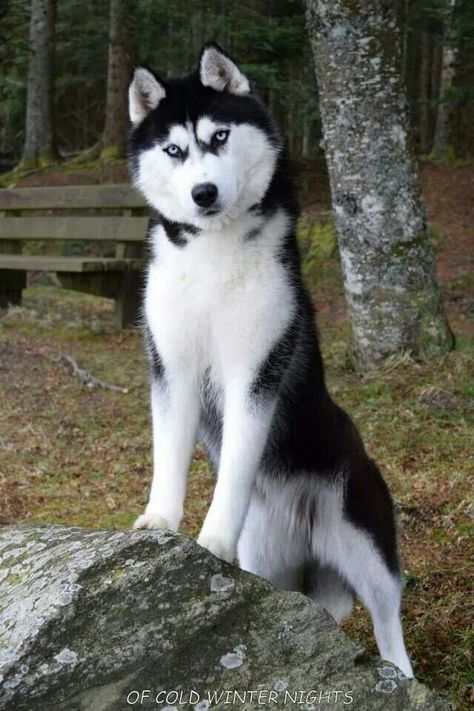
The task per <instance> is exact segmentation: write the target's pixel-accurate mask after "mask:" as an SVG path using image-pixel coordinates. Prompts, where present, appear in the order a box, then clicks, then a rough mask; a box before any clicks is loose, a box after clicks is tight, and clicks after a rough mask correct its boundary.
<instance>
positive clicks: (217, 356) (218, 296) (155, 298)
mask: <svg viewBox="0 0 474 711" xmlns="http://www.w3.org/2000/svg"><path fill="white" fill-rule="evenodd" d="M284 222H285V221H284V220H283V218H282V216H278V215H277V216H274V217H273V218H272V219H271V220H269V221H267V222H266V224H264V225H262V226H261V228H260V230H259V232H258V234H254V233H253V232H252V230H248V229H245V230H242V229H241V230H238V231H237V230H236V231H231V230H228V231H224V230H223V231H222V232H219V233H217V232H209V233H200V234H199V235H196V236H193V237H192V239H190V241H189V243H188V244H187V245H186V246H185V247H176V246H175V245H172V244H170V243H169V242H168V241H167V239H166V236H165V235H164V234H160V233H157V234H156V235H155V240H156V247H157V249H156V259H155V260H154V261H153V262H152V263H151V264H150V267H149V273H148V283H147V291H146V299H145V312H146V317H147V321H148V325H149V327H150V329H151V332H152V334H153V337H154V340H155V342H156V345H157V347H158V349H159V350H160V355H161V357H162V358H164V360H165V362H169V363H173V362H174V363H176V362H179V361H181V362H185V363H186V364H187V366H188V367H192V368H198V369H199V370H200V371H201V372H202V371H203V369H205V368H207V367H208V366H209V365H211V366H212V367H219V366H222V365H223V364H224V363H225V364H226V366H227V367H232V364H234V365H235V367H236V369H239V367H242V368H243V367H244V366H247V367H249V366H250V367H251V362H252V361H254V360H255V362H257V361H258V360H259V359H261V357H262V353H263V352H265V350H268V349H269V348H270V347H271V345H272V343H273V342H274V341H275V339H277V338H278V336H279V334H280V333H281V332H282V331H283V330H284V329H285V327H286V326H287V324H288V322H289V320H290V319H291V316H292V312H293V310H294V299H293V294H292V290H291V286H290V282H289V279H288V275H287V273H286V271H285V269H284V266H283V265H282V263H281V259H280V257H279V254H280V251H281V242H282V240H283V238H284V228H285V224H284ZM158 229H161V228H158Z"/></svg>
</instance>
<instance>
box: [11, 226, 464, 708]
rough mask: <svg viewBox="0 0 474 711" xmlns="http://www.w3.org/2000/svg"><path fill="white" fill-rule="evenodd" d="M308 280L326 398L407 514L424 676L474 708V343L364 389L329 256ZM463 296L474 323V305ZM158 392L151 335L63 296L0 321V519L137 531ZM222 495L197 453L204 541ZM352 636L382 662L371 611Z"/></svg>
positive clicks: (407, 566)
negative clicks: (78, 371) (472, 586)
mask: <svg viewBox="0 0 474 711" xmlns="http://www.w3.org/2000/svg"><path fill="white" fill-rule="evenodd" d="M325 234H326V233H325ZM326 238H327V239H328V240H330V235H329V233H327V234H326ZM313 256H314V255H313ZM307 275H308V278H309V279H311V283H312V284H313V291H314V296H315V301H316V303H317V305H318V309H319V311H320V317H319V322H320V328H321V333H322V345H323V350H324V355H325V359H326V362H327V366H328V367H327V374H328V381H329V385H330V389H331V391H332V393H333V394H334V396H335V398H336V399H337V400H338V401H339V402H340V403H341V404H342V405H343V406H344V407H345V408H346V409H347V410H348V411H349V412H350V414H351V415H352V417H353V418H354V420H355V422H356V423H357V425H358V426H359V428H360V430H361V432H362V434H363V436H364V438H365V441H366V443H367V446H368V449H369V451H370V453H371V454H372V456H374V457H375V458H376V459H377V460H378V462H379V463H380V465H381V467H382V469H383V471H384V472H385V475H386V478H387V480H388V481H389V483H390V486H391V488H392V491H393V493H394V497H395V499H396V501H397V505H398V510H399V518H400V523H401V549H402V556H403V566H404V572H405V582H406V593H405V601H404V613H403V614H404V625H405V629H406V637H407V646H408V648H409V650H410V653H411V655H412V657H413V659H414V661H415V664H416V666H415V670H416V675H417V676H418V677H419V678H420V679H421V680H425V681H427V682H428V683H430V684H431V685H433V686H435V687H437V688H438V689H439V690H440V692H441V693H442V694H443V695H445V696H446V697H447V698H449V699H450V700H452V701H456V703H457V704H458V708H460V709H467V708H468V706H469V702H470V701H473V700H474V699H473V697H472V693H473V692H472V682H473V671H472V661H471V659H470V657H469V653H470V649H471V648H472V637H471V638H470V628H469V624H470V623H472V609H471V610H469V605H470V603H472V598H470V597H469V585H468V582H469V572H471V573H472V568H471V569H470V566H471V565H472V547H471V549H470V547H469V543H470V541H472V538H471V539H470V538H469V535H470V533H471V535H472V519H473V510H472V503H471V499H472V490H473V473H474V451H473V447H472V425H473V420H474V411H473V402H474V357H473V356H474V340H473V339H472V338H469V334H467V335H466V334H465V335H464V336H463V337H462V338H460V339H459V342H458V350H457V351H455V352H453V353H450V354H448V355H446V356H444V357H442V358H439V359H436V360H433V361H430V362H426V363H417V362H414V361H413V359H412V358H410V356H408V355H406V356H403V357H401V358H398V359H394V360H392V361H391V362H390V363H389V364H387V367H386V368H384V369H383V370H381V371H379V372H376V373H372V374H371V375H369V376H366V377H361V376H360V375H357V374H356V373H355V372H353V371H352V370H351V369H350V367H349V365H348V362H347V358H346V350H347V342H348V327H347V323H346V320H345V309H344V302H343V297H342V287H341V282H340V274H339V268H338V264H337V259H336V257H335V255H334V254H333V251H332V250H331V249H329V250H323V254H322V255H321V254H320V255H319V256H318V255H316V256H315V257H314V259H313V260H312V261H311V263H310V264H309V266H308V268H307ZM447 293H448V298H449V289H448V290H447ZM466 293H467V296H466ZM466 293H465V294H464V297H463V298H464V300H466V299H467V302H468V303H467V306H466V308H467V309H468V310H469V309H472V303H473V299H472V295H471V296H469V290H467V292H466ZM463 303H464V302H463ZM451 306H452V304H450V307H451ZM453 308H454V306H453ZM457 315H458V316H459V314H457ZM60 353H67V354H70V355H72V356H74V358H75V359H76V360H77V361H78V362H79V364H80V365H81V366H83V367H85V368H87V369H88V370H90V371H91V372H92V373H93V374H94V375H96V376H97V377H99V378H101V379H103V380H105V381H107V382H111V383H115V384H117V385H121V386H124V387H126V388H127V389H128V394H120V393H115V392H110V391H106V390H90V389H87V388H85V387H83V386H81V385H80V383H79V382H77V381H76V380H74V379H73V377H72V376H71V373H70V371H69V370H68V369H67V368H66V367H65V366H64V364H61V363H59V362H57V361H56V357H57V356H58V355H59V354H60ZM147 380H148V367H147V364H146V362H145V358H144V356H143V352H142V345H141V342H140V337H139V335H138V334H137V333H135V332H128V331H127V332H121V333H118V332H116V331H115V330H114V328H113V326H112V309H111V304H110V303H109V302H107V301H105V300H100V299H95V298H91V297H87V296H83V295H78V294H75V293H73V292H65V291H61V290H59V289H56V288H53V287H49V288H48V287H34V288H30V289H28V290H27V291H26V293H25V299H24V305H23V307H22V308H21V309H13V310H11V311H10V312H8V313H7V314H5V315H4V316H3V318H2V319H1V320H0V399H1V402H2V408H1V410H0V457H1V465H0V512H1V514H0V522H1V523H2V524H8V523H14V522H19V521H35V522H55V523H67V524H77V525H82V526H104V527H128V526H130V524H131V523H132V521H133V519H134V518H135V516H136V515H137V514H138V513H139V512H140V511H141V509H142V507H143V504H144V503H145V499H146V495H147V490H148V486H149V478H150V446H149V445H150V421H149V411H148V392H147ZM212 485H213V478H212V474H211V472H210V469H209V466H208V464H207V462H206V460H205V458H204V456H203V453H202V451H201V450H199V449H197V450H196V456H195V459H194V463H193V468H192V474H191V478H190V489H189V496H188V500H187V504H186V518H185V521H184V526H183V531H184V532H185V533H187V534H189V535H195V534H196V532H197V530H198V528H199V525H200V523H201V521H202V519H203V516H204V513H205V511H206V508H207V506H208V504H209V501H210V497H211V493H212ZM346 629H347V631H348V633H349V634H351V635H353V636H356V637H358V638H359V639H362V640H363V641H364V642H365V643H366V644H367V645H368V646H369V647H370V648H371V649H373V650H374V651H375V647H374V643H373V638H372V633H371V631H370V624H369V619H368V616H367V614H366V613H365V612H364V611H362V609H358V610H357V611H356V614H355V615H354V616H353V618H352V619H351V621H350V622H349V623H348V624H347V626H346ZM470 643H471V644H470ZM470 685H471V686H470Z"/></svg>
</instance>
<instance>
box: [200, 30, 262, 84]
mask: <svg viewBox="0 0 474 711" xmlns="http://www.w3.org/2000/svg"><path fill="white" fill-rule="evenodd" d="M199 78H200V79H201V84H203V85H204V86H210V87H211V89H215V90H216V91H228V92H229V93H230V94H237V95H238V96H243V95H244V94H248V93H249V92H250V84H249V81H248V79H247V77H246V76H245V75H244V74H242V72H241V71H240V69H239V68H238V66H237V65H236V64H234V62H233V61H232V59H230V58H229V57H228V56H227V55H226V54H225V53H224V52H223V51H222V49H221V48H220V47H219V46H218V45H217V44H214V42H208V44H206V45H204V47H203V50H202V52H201V57H200V59H199Z"/></svg>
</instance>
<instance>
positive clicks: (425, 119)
mask: <svg viewBox="0 0 474 711" xmlns="http://www.w3.org/2000/svg"><path fill="white" fill-rule="evenodd" d="M431 44H432V43H431V37H430V33H429V32H428V27H427V22H426V19H425V22H424V26H423V29H422V31H421V42H420V57H419V64H418V66H419V70H418V72H419V73H418V131H419V151H420V153H421V154H422V155H424V154H426V153H429V150H430V143H431V142H430V98H431V92H430V87H431Z"/></svg>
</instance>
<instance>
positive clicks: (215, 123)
mask: <svg viewBox="0 0 474 711" xmlns="http://www.w3.org/2000/svg"><path fill="white" fill-rule="evenodd" d="M129 101H130V116H131V120H132V123H133V131H132V134H131V142H130V159H131V166H132V172H133V177H134V181H135V184H136V185H137V186H138V188H139V189H140V190H141V191H142V193H143V195H144V196H145V198H146V199H147V201H148V203H149V204H150V205H151V206H152V208H153V209H154V211H155V215H156V219H155V222H154V224H153V226H152V228H151V232H150V241H151V247H152V257H151V261H150V264H149V268H148V279H147V287H146V295H145V305H144V314H145V322H146V333H147V339H148V346H149V352H150V355H151V359H152V372H153V377H152V387H151V398H152V414H153V452H154V476H153V483H152V486H151V493H150V500H149V503H148V505H147V507H146V510H145V513H144V514H143V515H142V516H140V517H139V518H138V520H137V521H136V523H135V527H136V528H169V529H172V530H177V529H178V527H179V525H180V521H181V518H182V515H183V501H184V496H185V491H186V482H187V476H188V469H189V466H190V462H191V457H192V453H193V447H194V444H195V441H196V437H197V436H198V433H199V435H200V439H201V441H202V443H203V444H204V445H205V447H206V449H207V451H208V453H209V456H210V457H211V459H212V461H213V463H214V465H215V467H216V470H217V474H218V476H217V483H216V487H215V492H214V498H213V501H212V504H211V507H210V509H209V512H208V514H207V517H206V520H205V522H204V525H203V528H202V530H201V533H200V535H199V538H198V542H199V543H200V544H201V545H202V546H204V547H205V548H207V549H208V550H210V551H211V552H212V553H214V554H215V555H216V556H219V557H220V558H223V559H224V560H227V561H232V560H234V558H235V557H236V555H237V556H238V560H239V563H240V565H241V567H242V568H243V569H245V570H249V571H251V572H253V573H257V574H258V575H261V576H263V577H265V578H267V579H268V580H270V581H272V582H273V583H274V584H275V585H277V586H278V587H281V588H283V589H288V590H303V591H304V592H306V593H307V594H308V595H309V596H310V597H312V598H313V599H314V600H316V601H317V602H318V603H320V604H321V605H322V606H323V607H325V608H326V609H327V610H328V611H329V612H330V613H331V615H333V617H334V618H335V619H336V620H337V621H340V620H342V619H343V618H344V617H345V616H347V615H348V614H349V612H350V611H351V608H352V601H353V597H354V595H358V596H360V598H361V599H362V600H363V602H364V603H365V604H366V605H367V607H368V608H369V610H370V612H371V614H372V619H373V625H374V632H375V637H376V639H377V644H378V647H379V651H380V654H381V656H382V657H383V658H384V659H387V660H389V661H391V662H394V663H395V664H396V665H398V667H400V669H401V670H402V671H403V672H404V673H405V674H406V675H407V676H412V669H411V665H410V661H409V659H408V657H407V654H406V651H405V646H404V642H403V635H402V628H401V625H400V618H399V608H400V569H399V562H398V556H397V543H396V530H395V523H394V514H393V505H392V500H391V498H390V494H389V491H388V489H387V486H386V484H385V482H384V480H383V478H382V476H381V474H380V472H379V470H378V468H377V466H376V464H375V463H374V462H373V461H372V460H371V459H370V458H369V457H368V455H367V453H366V452H365V449H364V446H363V443H362V441H361V438H360V436H359V434H358V432H357V430H356V428H355V426H354V424H353V423H352V422H351V420H350V418H349V417H348V415H347V414H346V413H345V412H344V411H343V410H341V408H340V407H338V406H337V405H336V404H335V403H334V402H333V401H332V400H331V398H330V396H329V394H328V392H327V390H326V386H325V382H324V372H323V365H322V361H321V355H320V351H319V346H318V336H317V331H316V327H315V322H314V315H313V307H312V304H311V300H310V298H309V296H308V293H307V291H306V289H305V287H304V285H303V281H302V278H301V271H300V263H299V255H298V249H297V244H296V239H295V228H296V219H297V206H296V203H295V200H294V198H293V193H292V189H291V185H290V183H289V180H288V177H287V167H286V164H285V157H284V152H283V151H282V146H281V141H280V137H279V135H278V133H277V131H276V129H275V127H274V125H273V123H272V121H271V119H270V118H269V116H268V114H267V113H266V111H265V109H264V108H263V107H262V106H261V104H260V103H259V102H258V101H257V100H256V99H254V98H253V97H252V96H251V93H250V86H249V82H248V80H247V78H246V77H245V76H244V75H243V74H242V72H241V71H240V70H239V68H238V67H237V66H236V65H235V64H234V62H233V61H232V60H231V59H230V58H229V57H228V56H227V55H226V54H224V52H222V50H220V48H218V47H217V46H216V45H213V44H209V45H206V47H205V48H204V49H203V52H202V54H201V57H200V60H199V64H198V68H197V70H196V72H195V73H193V74H190V75H189V76H186V77H181V78H174V79H167V80H165V81H162V80H159V79H158V78H157V77H156V76H155V75H154V74H152V73H151V72H150V71H148V70H147V69H144V68H143V67H139V68H137V69H136V70H135V73H134V77H133V80H132V83H131V85H130V90H129Z"/></svg>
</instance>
